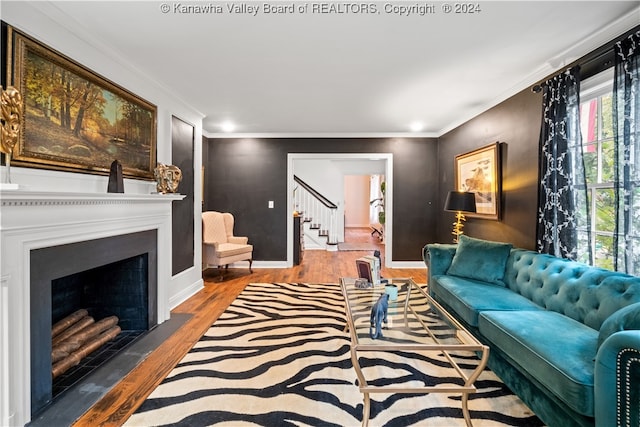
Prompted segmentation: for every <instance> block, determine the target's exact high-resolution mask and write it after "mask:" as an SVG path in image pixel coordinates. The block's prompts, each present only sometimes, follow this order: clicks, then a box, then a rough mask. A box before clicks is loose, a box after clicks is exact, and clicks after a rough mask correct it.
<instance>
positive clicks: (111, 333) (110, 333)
mask: <svg viewBox="0 0 640 427" xmlns="http://www.w3.org/2000/svg"><path fill="white" fill-rule="evenodd" d="M114 317H115V316H114ZM120 331H121V329H120V326H114V327H112V328H110V329H108V330H106V331H104V332H102V333H101V334H99V335H97V336H95V337H93V338H92V339H91V340H89V341H88V342H87V343H86V344H85V345H83V346H82V347H80V348H79V349H78V350H76V351H74V352H73V353H71V354H70V355H69V356H68V357H66V358H64V359H62V360H61V361H59V362H57V363H55V364H54V365H53V366H52V368H51V375H52V377H53V378H56V377H58V376H60V375H62V374H63V373H65V372H66V371H67V370H69V369H70V368H72V367H74V366H76V365H78V364H79V363H80V361H81V360H82V359H83V358H85V357H86V356H88V355H89V354H91V353H93V352H94V351H96V350H97V349H98V348H100V347H101V346H102V345H103V344H105V343H107V342H109V341H111V340H112V339H114V338H115V337H116V336H118V334H119V333H120Z"/></svg>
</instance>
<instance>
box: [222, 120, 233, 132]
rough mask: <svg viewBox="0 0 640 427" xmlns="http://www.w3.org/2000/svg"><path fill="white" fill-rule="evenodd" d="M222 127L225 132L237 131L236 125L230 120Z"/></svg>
mask: <svg viewBox="0 0 640 427" xmlns="http://www.w3.org/2000/svg"><path fill="white" fill-rule="evenodd" d="M220 127H221V128H222V131H223V132H233V131H234V130H235V129H236V125H234V124H233V122H230V121H228V120H227V121H226V122H223V123H222V124H221V125H220Z"/></svg>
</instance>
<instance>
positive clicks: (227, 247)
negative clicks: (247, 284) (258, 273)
mask: <svg viewBox="0 0 640 427" xmlns="http://www.w3.org/2000/svg"><path fill="white" fill-rule="evenodd" d="M233 224H234V218H233V215H231V214H230V213H228V212H225V213H222V212H214V211H209V212H203V213H202V264H203V265H202V267H203V269H206V268H211V267H218V269H220V267H221V266H223V265H224V266H225V269H226V268H228V267H229V264H231V263H233V262H236V261H249V271H250V272H252V273H253V270H252V269H251V264H252V262H253V259H252V255H253V246H252V245H250V244H248V241H249V239H248V237H239V236H234V235H233ZM222 279H223V273H222V271H221V272H220V280H222Z"/></svg>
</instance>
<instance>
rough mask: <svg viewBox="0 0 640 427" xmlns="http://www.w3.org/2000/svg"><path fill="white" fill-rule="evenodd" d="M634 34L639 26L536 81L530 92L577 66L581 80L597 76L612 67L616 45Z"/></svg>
mask: <svg viewBox="0 0 640 427" xmlns="http://www.w3.org/2000/svg"><path fill="white" fill-rule="evenodd" d="M636 32H640V25H638V26H637V27H634V28H633V29H631V30H629V31H627V32H626V33H624V34H622V35H620V36H618V37H616V38H615V39H613V40H611V41H610V42H608V43H605V44H604V45H602V46H600V47H599V48H597V49H595V50H594V51H592V52H590V53H588V54H586V55H584V56H583V57H581V58H579V59H577V60H575V61H573V62H572V63H571V64H569V65H567V66H565V67H563V68H562V69H561V70H560V71H556V72H554V73H553V74H550V75H549V76H547V77H545V78H544V79H542V80H540V81H538V82H537V83H535V84H534V85H533V86H532V87H531V91H532V92H534V93H539V92H540V91H542V88H544V85H545V83H546V82H547V81H548V80H550V79H552V78H554V77H556V76H559V75H560V74H562V73H564V72H565V71H567V70H569V69H571V68H573V67H575V66H577V65H579V66H580V75H581V78H582V79H586V78H588V77H592V76H594V75H596V74H598V73H599V72H601V71H604V70H606V69H607V68H610V67H612V66H613V61H614V55H615V51H614V47H615V45H616V43H618V42H620V41H622V40H624V39H626V38H627V37H629V36H630V35H632V34H634V33H636Z"/></svg>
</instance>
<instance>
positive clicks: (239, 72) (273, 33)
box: [46, 0, 640, 136]
mask: <svg viewBox="0 0 640 427" xmlns="http://www.w3.org/2000/svg"><path fill="white" fill-rule="evenodd" d="M268 1H270V0H268ZM264 3H265V2H264V1H244V2H242V1H240V0H238V1H236V2H233V1H232V0H229V1H215V0H213V1H193V0H186V1H184V2H177V1H166V2H164V3H163V2H160V1H115V2H114V1H111V2H104V1H54V2H51V3H48V4H47V5H46V8H48V10H50V11H53V10H55V12H56V13H52V14H51V16H54V15H55V16H54V18H52V19H55V20H57V21H59V23H60V24H62V25H64V26H65V27H67V28H69V29H70V30H71V31H73V32H76V33H78V35H79V36H81V37H83V38H84V39H86V40H89V42H93V43H96V44H98V45H100V46H103V47H104V46H108V47H109V49H110V51H111V53H112V54H115V55H117V56H118V57H120V58H121V59H122V60H123V61H124V62H129V63H132V64H134V66H135V67H136V68H137V70H139V71H140V72H141V73H143V74H144V75H146V76H148V78H149V79H153V80H155V81H156V82H157V83H158V84H160V85H162V86H163V87H165V88H168V90H169V91H170V92H172V93H174V94H175V95H177V96H178V97H180V98H181V99H182V100H183V101H184V102H185V103H187V104H188V105H190V106H191V107H193V108H194V109H196V110H197V111H199V112H200V113H202V115H203V116H204V120H203V131H204V133H205V135H209V136H220V135H219V134H220V133H221V132H222V131H221V124H222V123H223V122H224V121H227V120H229V121H232V122H233V123H235V124H236V130H235V135H247V134H253V135H267V134H269V135H279V136H287V135H290V136H296V135H317V136H322V135H325V136H332V135H342V136H349V135H351V136H364V135H403V134H405V135H406V134H409V126H410V124H411V123H412V122H414V121H419V122H422V123H424V129H423V131H422V132H420V133H418V134H417V135H423V136H439V135H441V134H442V133H444V132H446V131H448V130H450V129H452V128H454V127H456V126H458V125H460V124H461V123H463V122H465V121H466V120H468V119H470V118H472V117H473V116H475V115H476V114H478V113H480V112H482V111H484V110H486V109H487V108H490V107H491V106H493V105H495V104H497V103H499V102H500V101H502V100H504V99H506V98H507V97H509V96H511V95H513V94H515V93H517V92H519V91H520V90H522V89H525V88H526V87H528V86H530V85H532V84H533V83H536V82H537V81H538V80H540V79H542V78H544V77H546V76H548V75H549V74H550V73H552V72H554V71H556V70H557V69H559V68H560V67H562V66H564V65H566V64H568V63H570V62H572V61H574V60H576V59H578V58H579V57H581V56H583V55H584V54H586V53H588V52H590V51H592V50H593V49H595V48H597V47H599V46H600V45H602V44H604V43H606V42H608V41H609V40H611V39H613V38H614V37H616V36H618V35H619V34H621V33H623V32H625V31H626V30H628V29H630V28H632V27H633V26H635V25H638V24H640V9H638V7H639V5H640V2H639V1H619V2H616V1H602V2H599V1H526V2H524V1H481V2H479V3H478V4H479V6H480V9H481V10H480V11H479V12H477V13H474V14H456V13H448V14H447V13H444V12H443V7H444V5H445V4H446V5H452V4H453V2H447V3H445V2H439V1H435V2H430V3H424V2H398V1H389V2H373V4H374V5H375V8H376V9H377V11H378V12H379V13H377V14H364V13H359V14H358V13H353V12H352V11H350V13H343V14H337V13H311V8H312V7H313V5H314V4H330V5H334V6H336V5H341V6H342V7H343V10H344V6H345V5H348V4H351V5H353V4H355V2H351V3H350V2H334V3H330V2H324V3H323V2H316V1H303V0H295V4H294V6H295V7H296V8H297V7H303V6H304V4H307V5H308V6H306V7H309V8H310V9H309V11H307V12H306V13H300V12H296V13H293V14H290V13H287V14H285V13H280V14H277V13H271V14H265V13H264V10H263V9H262V10H260V11H259V12H258V14H257V15H256V16H251V15H249V14H241V13H230V12H229V11H228V9H227V7H228V6H229V5H234V4H235V5H242V4H244V5H251V6H259V7H260V8H262V7H263V5H264ZM163 4H166V5H168V6H169V12H168V13H163V11H162V10H161V8H162V7H163V6H162V5H163ZM212 4H213V5H219V6H221V7H222V10H223V11H222V13H213V14H212V13H209V14H206V13H201V14H197V13H179V5H182V6H185V5H199V6H207V5H212ZM270 4H271V5H275V4H280V5H290V4H292V2H291V1H289V2H280V3H276V2H273V1H270ZM425 4H430V5H431V7H432V8H433V10H434V11H435V13H430V14H427V15H425V16H418V15H413V16H399V15H397V14H394V13H387V12H386V11H385V5H392V6H400V5H403V6H410V5H425ZM176 6H178V9H176ZM411 135H414V134H411Z"/></svg>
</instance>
